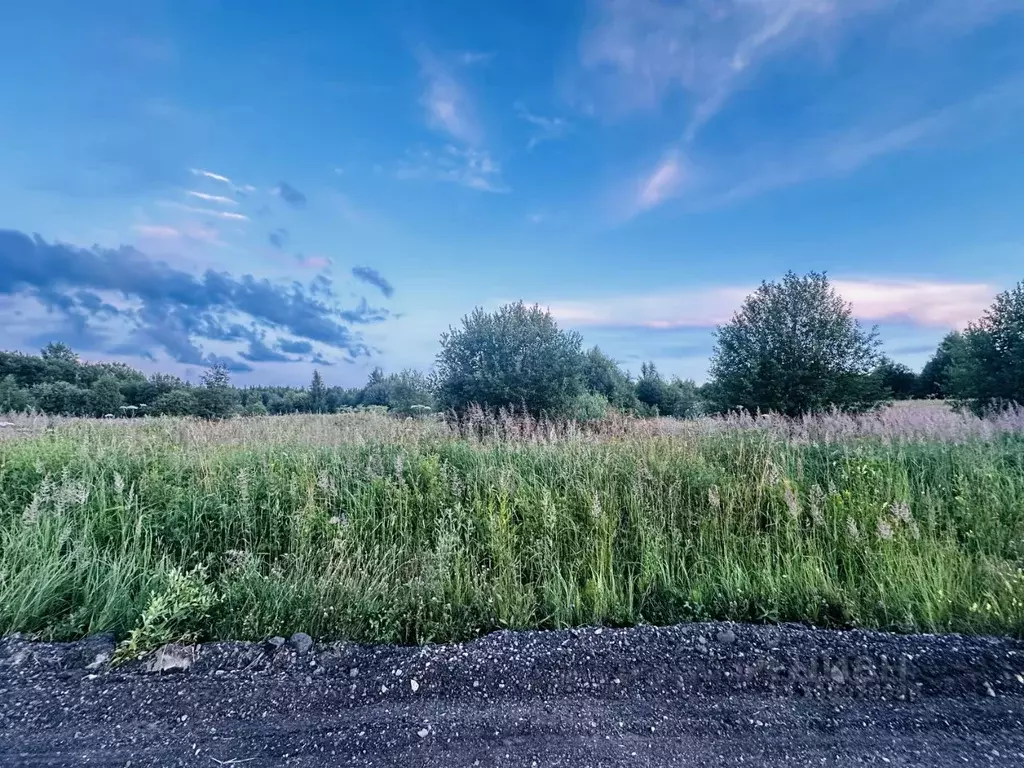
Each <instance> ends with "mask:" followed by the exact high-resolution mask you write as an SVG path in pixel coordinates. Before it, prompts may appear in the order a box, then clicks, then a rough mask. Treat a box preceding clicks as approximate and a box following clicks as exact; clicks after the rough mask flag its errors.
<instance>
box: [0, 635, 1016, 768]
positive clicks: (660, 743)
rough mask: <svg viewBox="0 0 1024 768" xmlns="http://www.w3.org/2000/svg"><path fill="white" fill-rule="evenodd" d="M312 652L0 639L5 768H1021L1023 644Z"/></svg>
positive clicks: (488, 646) (821, 642)
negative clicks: (126, 659)
mask: <svg viewBox="0 0 1024 768" xmlns="http://www.w3.org/2000/svg"><path fill="white" fill-rule="evenodd" d="M306 640H307V638H305V637H303V636H296V637H294V638H292V639H290V640H289V641H288V642H287V643H284V644H283V645H280V646H279V647H275V646H274V645H271V644H267V643H210V644H204V645H201V646H190V647H166V648H165V649H163V650H162V652H161V653H159V654H157V655H155V656H150V657H148V658H146V659H143V660H141V661H138V662H131V663H129V664H127V665H125V666H122V667H118V668H115V669H111V668H109V666H108V665H107V664H106V663H105V659H106V658H107V657H108V655H109V653H110V652H111V650H112V649H113V640H112V639H111V638H108V637H95V638H90V639H89V640H85V641H82V642H79V643H69V644H45V643H35V642H28V641H25V640H23V639H20V638H18V637H10V638H6V639H4V640H0V765H2V766H80V765H97V766H119V767H120V766H205V767H206V768H211V767H212V766H217V765H238V766H241V765H244V766H246V767H247V768H262V767H263V766H283V765H292V766H334V765H344V766H348V765H352V766H370V765H373V766H390V765H401V766H431V767H432V768H448V767H449V766H492V765H501V766H537V767H538V768H541V767H546V766H573V767H574V768H577V767H580V766H662V765H701V766H740V765H742V766H767V765H779V766H782V765H785V766H797V765H814V766H821V765H863V764H868V765H885V766H895V765H927V766H944V765H964V764H967V765H1007V766H1009V765H1013V766H1021V765H1024V642H1021V641H1014V640H1007V639H996V638H978V637H963V636H957V635H945V636H932V635H914V636H896V635H889V634H883V633H873V632H859V631H857V632H855V631H851V632H834V631H823V630H811V629H806V628H802V627H796V626H772V627H767V626H747V625H737V624H721V623H709V624H688V625H683V626H678V627H667V628H650V627H642V628H636V629H607V628H606V629H599V628H591V629H581V630H572V631H558V632H499V633H496V634H493V635H489V636H487V637H484V638H482V639H480V640H476V641H474V642H471V643H465V644H459V645H435V646H425V647H416V648H408V647H390V646H379V647H378V646H360V645H356V644H351V643H338V644H330V645H321V644H317V645H314V646H313V647H312V648H306V647H305V646H306V645H307V643H306V642H305V641H306ZM156 670H161V671H156Z"/></svg>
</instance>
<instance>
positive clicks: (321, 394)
mask: <svg viewBox="0 0 1024 768" xmlns="http://www.w3.org/2000/svg"><path fill="white" fill-rule="evenodd" d="M309 409H310V411H312V412H313V413H323V412H324V411H325V410H327V387H326V386H324V379H323V377H322V376H321V375H320V371H317V370H314V371H313V380H312V381H311V382H310V383H309Z"/></svg>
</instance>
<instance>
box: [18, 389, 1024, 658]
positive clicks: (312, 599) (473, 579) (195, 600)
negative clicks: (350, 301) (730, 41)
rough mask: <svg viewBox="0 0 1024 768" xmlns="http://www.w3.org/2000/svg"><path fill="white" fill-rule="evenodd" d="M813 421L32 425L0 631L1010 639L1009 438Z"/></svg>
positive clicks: (1018, 580) (1013, 472)
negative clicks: (859, 631)
mask: <svg viewBox="0 0 1024 768" xmlns="http://www.w3.org/2000/svg"><path fill="white" fill-rule="evenodd" d="M901 410H903V409H901ZM943 412H944V411H943ZM928 418H929V419H931V417H928ZM961 421H963V424H962V425H961V424H960V422H961ZM850 422H852V419H851V420H848V421H847V422H846V423H847V424H849V423H850ZM863 422H864V424H865V425H875V426H877V424H878V421H877V420H873V419H870V420H869V419H865V420H863ZM835 423H836V419H835V417H832V416H827V417H824V418H822V419H821V420H820V425H819V428H820V432H821V433H823V434H828V435H830V437H829V438H828V439H826V440H822V441H816V440H815V439H813V436H812V438H811V439H807V435H803V436H800V438H799V439H792V440H790V439H787V438H786V437H785V433H786V431H787V430H788V429H789V428H792V427H796V428H799V427H800V425H804V426H806V424H807V422H803V421H801V422H798V423H795V424H790V425H785V427H786V428H785V429H783V430H782V431H781V432H778V433H776V432H772V433H769V432H764V431H761V430H760V429H746V428H745V429H729V428H728V424H727V423H726V422H722V423H721V424H719V425H717V426H716V427H715V428H714V429H711V430H708V431H701V430H700V429H698V425H696V424H695V425H691V426H692V428H693V431H691V432H687V433H686V434H685V435H680V436H675V437H673V436H670V435H668V434H662V435H660V436H657V437H652V436H651V435H650V434H649V428H648V426H646V425H644V426H642V427H641V428H640V429H639V430H638V431H637V432H636V433H635V434H634V433H630V432H625V433H621V434H617V435H611V436H607V437H600V436H595V435H585V436H584V435H578V436H576V437H569V438H562V439H556V440H553V441H552V440H549V439H542V440H533V439H532V438H530V437H527V438H526V439H517V440H506V441H500V442H487V443H485V444H477V443H472V442H467V441H463V440H459V439H457V438H455V437H451V436H449V435H448V433H447V432H439V431H438V430H439V425H437V424H436V423H434V422H427V421H425V422H417V423H414V424H408V423H406V422H404V421H403V422H398V421H396V420H394V419H391V418H388V417H386V416H384V415H379V416H378V415H371V414H366V413H360V414H355V413H353V414H346V415H344V416H319V417H318V416H300V417H289V418H282V419H280V420H278V421H277V423H275V424H268V423H267V422H266V421H263V420H252V421H246V420H233V421H227V422H211V423H204V424H196V425H189V427H188V428H187V429H175V428H171V429H168V428H167V427H168V426H171V427H173V426H174V425H173V424H171V425H168V424H163V423H160V424H149V423H147V422H145V421H139V422H137V423H134V424H124V425H121V426H119V428H116V429H111V428H108V427H107V426H105V425H97V424H93V423H89V422H71V423H66V424H58V425H57V426H56V427H55V428H54V429H52V430H50V431H48V432H47V433H45V434H41V435H39V436H35V437H19V438H16V439H7V440H2V441H0V551H2V552H3V557H0V636H2V635H5V634H7V633H8V632H13V631H26V632H33V633H39V634H41V635H42V636H45V637H52V638H60V639H71V638H74V637H80V636H82V635H85V634H89V633H93V632H101V631H105V630H113V631H116V632H118V633H120V634H121V635H122V636H124V635H125V634H126V633H127V634H128V638H127V639H128V642H127V643H126V644H125V645H124V646H123V648H124V650H122V652H121V656H122V657H126V656H129V655H132V654H135V653H138V652H141V651H142V650H145V649H148V648H152V647H155V646H156V645H159V644H161V643H163V642H168V641H174V640H191V639H193V638H202V639H208V638H237V639H258V638H261V637H265V636H266V635H267V634H270V633H274V634H276V633H279V632H282V631H294V629H296V628H301V629H302V630H304V631H306V632H309V633H310V634H311V635H313V636H315V637H318V638H325V639H327V638H343V639H350V640H355V641H367V642H427V641H442V642H443V641H451V640H462V639H466V638H469V637H473V636H476V635H479V634H482V633H485V632H487V631H490V630H493V629H497V628H551V627H571V626H578V625H586V624H595V623H612V624H634V623H639V622H646V623H675V622H679V621H685V620H689V619H693V618H695V617H701V618H722V619H734V620H755V621H770V622H778V621H807V622H812V623H815V624H821V625H833V626H835V625H839V626H861V627H878V628H890V629H891V628H898V629H903V630H924V631H929V632H935V631H965V632H983V633H989V632H1000V633H1008V634H1013V635H1017V636H1024V572H1022V571H1021V569H1020V564H1021V562H1022V561H1024V512H1022V510H1024V463H1022V461H1021V455H1022V451H1021V448H1022V445H1021V437H1020V434H1019V433H1018V434H1012V433H1004V434H1003V435H1002V436H999V437H994V438H992V437H989V438H982V437H979V435H983V434H985V433H986V432H988V433H990V434H991V430H990V429H988V430H987V429H984V428H983V427H984V426H985V425H974V426H973V427H972V428H971V432H970V435H965V434H964V433H963V431H954V432H953V433H951V434H950V438H951V441H950V442H942V441H940V440H938V439H917V438H913V439H912V438H901V437H900V435H899V434H891V435H888V436H887V439H885V440H881V439H873V438H869V439H865V438H859V439H854V438H850V439H839V440H837V439H836V437H835V432H834V427H835ZM951 424H952V425H953V426H957V425H961V426H964V425H966V426H971V424H970V422H969V417H955V418H953V417H951ZM510 431H511V430H510ZM197 566H201V567H197ZM133 630H134V631H133Z"/></svg>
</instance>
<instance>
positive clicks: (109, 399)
mask: <svg viewBox="0 0 1024 768" xmlns="http://www.w3.org/2000/svg"><path fill="white" fill-rule="evenodd" d="M122 405H124V395H122V394H121V388H120V386H119V385H118V381H117V379H115V378H114V377H113V376H110V375H106V376H100V377H99V378H98V379H96V381H94V382H93V383H92V386H91V387H89V398H88V407H89V412H90V413H91V414H92V415H93V416H105V415H106V414H108V413H113V414H117V413H119V412H120V408H121V406H122Z"/></svg>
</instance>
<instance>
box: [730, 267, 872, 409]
mask: <svg viewBox="0 0 1024 768" xmlns="http://www.w3.org/2000/svg"><path fill="white" fill-rule="evenodd" d="M878 346H879V341H878V336H877V332H876V331H875V330H872V331H865V330H863V329H862V328H861V327H860V325H859V323H857V321H856V320H854V319H853V315H852V312H851V310H850V307H849V305H848V304H846V303H845V302H844V301H843V300H842V298H840V296H839V295H838V294H836V292H835V291H834V290H833V288H832V286H831V285H830V284H829V282H828V278H827V277H826V276H825V275H824V274H820V273H816V272H811V273H809V274H808V275H806V276H804V277H799V276H797V275H795V274H794V273H792V272H789V273H787V274H786V276H785V277H784V278H783V279H782V281H781V282H778V283H768V282H765V283H762V284H761V287H760V288H758V289H757V291H756V292H755V293H754V294H753V295H751V296H748V297H747V299H746V301H745V302H744V304H743V306H742V308H741V309H740V311H739V312H737V313H736V314H735V315H734V316H733V319H732V320H731V321H730V322H729V323H727V324H726V325H724V326H720V327H719V328H718V331H717V333H716V345H715V350H714V353H713V354H712V358H711V375H712V378H713V381H714V391H715V394H716V396H717V398H718V402H717V406H718V408H719V409H720V410H729V409H734V408H741V409H744V410H747V411H750V412H755V411H762V412H765V411H773V412H778V413H783V414H786V415H791V416H794V415H798V414H803V413H811V412H817V411H823V410H827V409H829V408H837V409H840V410H863V409H866V408H871V407H873V406H875V405H877V404H878V403H879V402H881V401H882V400H883V399H884V393H883V392H882V391H881V390H880V387H878V384H877V380H876V379H872V378H870V377H869V376H868V374H869V373H870V372H871V370H872V369H873V368H874V367H875V365H876V364H877V362H878V352H877V349H878Z"/></svg>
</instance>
